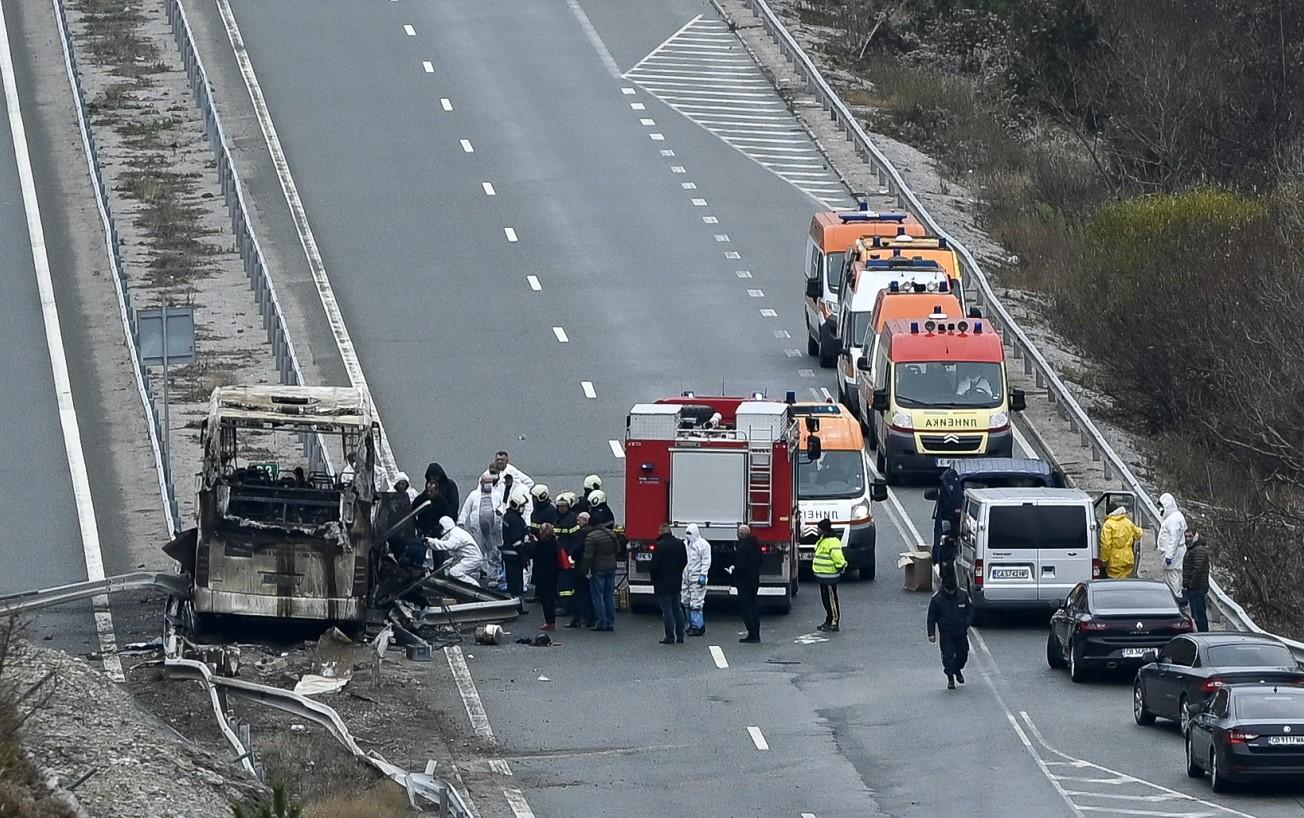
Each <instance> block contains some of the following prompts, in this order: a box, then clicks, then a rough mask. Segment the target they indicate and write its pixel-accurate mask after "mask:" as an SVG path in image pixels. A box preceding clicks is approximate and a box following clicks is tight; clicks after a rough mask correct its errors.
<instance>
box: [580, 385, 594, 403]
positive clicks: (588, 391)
mask: <svg viewBox="0 0 1304 818" xmlns="http://www.w3.org/2000/svg"><path fill="white" fill-rule="evenodd" d="M580 389H583V390H584V397H586V398H588V399H589V400H593V399H594V398H596V397H597V396H598V392H597V390H596V389H594V388H593V381H580Z"/></svg>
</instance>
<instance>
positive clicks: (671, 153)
mask: <svg viewBox="0 0 1304 818" xmlns="http://www.w3.org/2000/svg"><path fill="white" fill-rule="evenodd" d="M661 155H662V156H674V155H675V152H674V151H672V150H668V149H662V151H661ZM675 172H676V173H683V171H682V170H680V171H675Z"/></svg>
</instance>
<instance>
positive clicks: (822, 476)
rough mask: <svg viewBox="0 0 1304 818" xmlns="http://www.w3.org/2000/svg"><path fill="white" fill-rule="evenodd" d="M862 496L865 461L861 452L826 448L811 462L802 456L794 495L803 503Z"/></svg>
mask: <svg viewBox="0 0 1304 818" xmlns="http://www.w3.org/2000/svg"><path fill="white" fill-rule="evenodd" d="M864 493H865V458H864V457H863V456H862V455H861V453H860V452H846V451H841V452H831V451H829V450H827V449H825V450H824V452H823V453H822V454H821V456H820V459H819V460H816V461H814V462H812V461H810V460H808V459H807V458H806V451H805V450H804V449H803V450H802V453H801V461H800V463H799V465H798V466H797V496H798V497H800V498H801V499H803V500H832V499H836V498H840V497H859V496H861V495H862V494H864Z"/></svg>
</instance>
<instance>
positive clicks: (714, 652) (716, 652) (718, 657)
mask: <svg viewBox="0 0 1304 818" xmlns="http://www.w3.org/2000/svg"><path fill="white" fill-rule="evenodd" d="M710 650H711V659H712V660H714V661H715V666H716V667H718V668H720V669H721V670H728V669H729V660H728V659H726V658H724V651H723V650H722V649H721V648H720V646H719V645H711V647H710Z"/></svg>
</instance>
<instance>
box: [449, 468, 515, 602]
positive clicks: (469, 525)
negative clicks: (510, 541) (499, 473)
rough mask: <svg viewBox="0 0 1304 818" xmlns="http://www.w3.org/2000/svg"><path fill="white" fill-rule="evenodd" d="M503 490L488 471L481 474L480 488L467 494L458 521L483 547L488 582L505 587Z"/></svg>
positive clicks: (500, 587)
mask: <svg viewBox="0 0 1304 818" xmlns="http://www.w3.org/2000/svg"><path fill="white" fill-rule="evenodd" d="M502 499H503V498H502V493H501V490H500V489H499V488H498V487H497V486H495V485H494V476H493V475H492V474H490V473H489V472H485V473H484V474H482V475H480V490H479V491H477V492H475V493H473V494H469V495H467V498H466V502H465V503H463V504H462V512H461V513H460V514H459V515H458V516H457V524H458V526H460V527H461V528H463V529H464V530H466V531H467V532H469V533H470V534H471V536H472V537H473V538H474V539H475V544H476V545H478V546H479V547H480V557H481V560H482V562H481V564H480V571H481V573H483V574H484V578H485V585H486V586H488V587H490V588H497V589H499V590H506V588H507V581H506V579H507V578H506V574H505V572H504V569H503V555H502V548H503V507H502Z"/></svg>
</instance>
